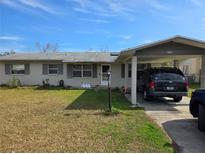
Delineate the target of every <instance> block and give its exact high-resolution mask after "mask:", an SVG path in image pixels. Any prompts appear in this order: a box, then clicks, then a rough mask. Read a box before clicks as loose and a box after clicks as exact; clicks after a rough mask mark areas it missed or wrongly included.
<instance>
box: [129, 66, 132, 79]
mask: <svg viewBox="0 0 205 154" xmlns="http://www.w3.org/2000/svg"><path fill="white" fill-rule="evenodd" d="M128 77H129V78H131V77H132V64H128Z"/></svg>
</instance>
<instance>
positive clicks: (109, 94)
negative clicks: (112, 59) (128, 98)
mask: <svg viewBox="0 0 205 154" xmlns="http://www.w3.org/2000/svg"><path fill="white" fill-rule="evenodd" d="M107 75H108V103H109V104H108V107H109V112H112V104H111V88H110V72H108V74H107Z"/></svg>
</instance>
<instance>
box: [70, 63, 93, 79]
mask: <svg viewBox="0 0 205 154" xmlns="http://www.w3.org/2000/svg"><path fill="white" fill-rule="evenodd" d="M74 65H80V70H74V69H73V68H72V77H74V78H91V77H92V76H93V67H92V64H74ZM84 65H90V66H91V68H90V69H84V68H83V66H84ZM74 71H81V76H80V77H77V76H74V75H73V72H74ZM84 71H90V72H91V76H84V75H83V72H84Z"/></svg>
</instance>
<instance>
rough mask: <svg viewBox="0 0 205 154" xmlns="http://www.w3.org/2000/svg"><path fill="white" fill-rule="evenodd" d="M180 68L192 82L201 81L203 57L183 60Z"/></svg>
mask: <svg viewBox="0 0 205 154" xmlns="http://www.w3.org/2000/svg"><path fill="white" fill-rule="evenodd" d="M179 68H180V69H181V70H182V72H183V73H184V74H185V75H186V76H187V77H188V78H189V80H190V82H195V83H199V82H200V72H201V57H198V58H189V59H186V60H182V61H180V62H179Z"/></svg>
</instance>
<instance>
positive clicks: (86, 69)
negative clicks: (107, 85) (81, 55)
mask: <svg viewBox="0 0 205 154" xmlns="http://www.w3.org/2000/svg"><path fill="white" fill-rule="evenodd" d="M91 76H92V66H91V65H83V77H91Z"/></svg>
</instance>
